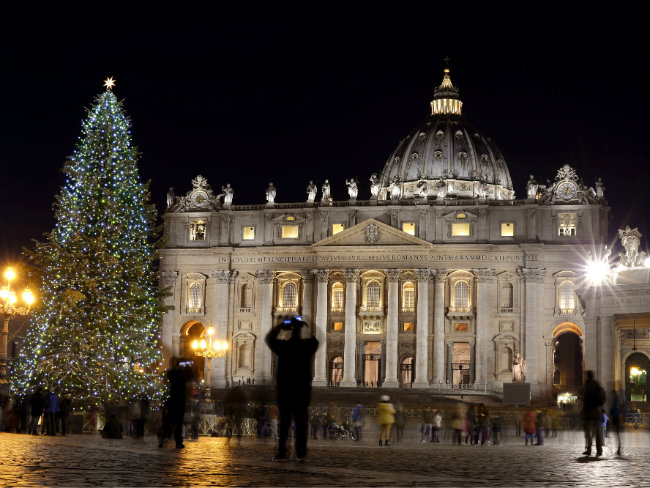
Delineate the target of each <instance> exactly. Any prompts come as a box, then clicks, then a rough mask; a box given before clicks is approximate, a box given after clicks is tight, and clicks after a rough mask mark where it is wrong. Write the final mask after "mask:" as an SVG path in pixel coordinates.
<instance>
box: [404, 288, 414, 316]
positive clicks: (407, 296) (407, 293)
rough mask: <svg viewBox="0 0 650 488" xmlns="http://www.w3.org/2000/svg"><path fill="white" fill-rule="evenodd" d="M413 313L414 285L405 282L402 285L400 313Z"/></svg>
mask: <svg viewBox="0 0 650 488" xmlns="http://www.w3.org/2000/svg"><path fill="white" fill-rule="evenodd" d="M413 311H415V285H414V284H413V282H411V281H407V282H406V283H404V284H403V285H402V312H413Z"/></svg>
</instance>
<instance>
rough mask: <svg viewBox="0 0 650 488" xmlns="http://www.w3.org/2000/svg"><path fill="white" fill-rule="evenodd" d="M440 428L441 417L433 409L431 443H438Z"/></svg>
mask: <svg viewBox="0 0 650 488" xmlns="http://www.w3.org/2000/svg"><path fill="white" fill-rule="evenodd" d="M441 427H442V415H441V414H440V412H439V411H438V410H437V409H435V408H434V409H433V425H432V432H433V439H431V441H432V442H440V428H441Z"/></svg>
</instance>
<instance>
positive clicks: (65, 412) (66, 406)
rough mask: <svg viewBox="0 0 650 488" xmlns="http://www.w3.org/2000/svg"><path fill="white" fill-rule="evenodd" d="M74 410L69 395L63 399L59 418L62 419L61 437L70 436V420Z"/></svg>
mask: <svg viewBox="0 0 650 488" xmlns="http://www.w3.org/2000/svg"><path fill="white" fill-rule="evenodd" d="M71 410H72V400H70V397H69V396H68V395H65V396H64V397H63V398H62V399H61V405H60V410H59V418H60V419H61V435H68V420H69V418H70V411H71Z"/></svg>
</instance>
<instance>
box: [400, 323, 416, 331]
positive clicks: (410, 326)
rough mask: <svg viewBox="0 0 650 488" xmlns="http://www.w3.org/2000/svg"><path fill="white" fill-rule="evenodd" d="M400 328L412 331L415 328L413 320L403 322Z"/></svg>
mask: <svg viewBox="0 0 650 488" xmlns="http://www.w3.org/2000/svg"><path fill="white" fill-rule="evenodd" d="M402 330H403V331H404V332H413V331H414V330H415V324H414V323H413V322H404V323H403V324H402Z"/></svg>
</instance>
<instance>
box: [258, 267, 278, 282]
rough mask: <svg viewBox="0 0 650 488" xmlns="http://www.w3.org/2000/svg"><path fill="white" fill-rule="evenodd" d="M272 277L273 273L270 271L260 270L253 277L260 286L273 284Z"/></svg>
mask: <svg viewBox="0 0 650 488" xmlns="http://www.w3.org/2000/svg"><path fill="white" fill-rule="evenodd" d="M274 275H275V272H274V271H273V270H270V269H264V270H260V271H258V272H257V273H255V277H256V278H257V279H258V280H259V282H260V284H261V285H268V284H270V283H273V277H274Z"/></svg>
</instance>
